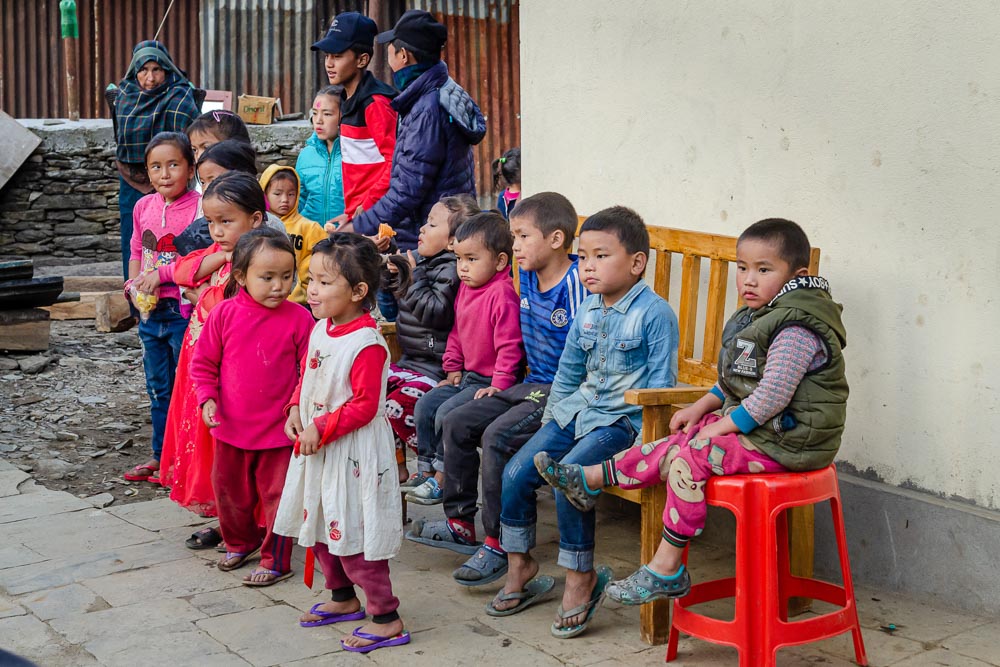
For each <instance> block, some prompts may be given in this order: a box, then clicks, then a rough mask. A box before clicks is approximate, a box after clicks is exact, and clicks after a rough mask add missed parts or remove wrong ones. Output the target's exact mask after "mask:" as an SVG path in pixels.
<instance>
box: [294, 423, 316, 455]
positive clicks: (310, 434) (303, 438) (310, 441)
mask: <svg viewBox="0 0 1000 667" xmlns="http://www.w3.org/2000/svg"><path fill="white" fill-rule="evenodd" d="M320 447H321V445H320V444H319V429H318V428H316V424H309V426H307V427H306V428H305V430H303V431H302V432H301V433H299V454H302V456H312V455H313V454H315V453H316V452H318V451H319V448H320Z"/></svg>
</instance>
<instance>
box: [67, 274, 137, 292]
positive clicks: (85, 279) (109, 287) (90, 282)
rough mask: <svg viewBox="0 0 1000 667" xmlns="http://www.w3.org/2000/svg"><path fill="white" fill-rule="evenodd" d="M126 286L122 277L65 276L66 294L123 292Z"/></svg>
mask: <svg viewBox="0 0 1000 667" xmlns="http://www.w3.org/2000/svg"><path fill="white" fill-rule="evenodd" d="M124 285H125V283H124V281H122V277H121V276H63V291H66V292H115V291H118V292H121V291H122V289H123V287H124Z"/></svg>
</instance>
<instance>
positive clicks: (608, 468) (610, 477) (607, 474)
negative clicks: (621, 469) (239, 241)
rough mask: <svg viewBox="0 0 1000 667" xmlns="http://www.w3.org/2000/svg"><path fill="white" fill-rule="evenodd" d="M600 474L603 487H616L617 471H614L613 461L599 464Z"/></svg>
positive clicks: (609, 460)
mask: <svg viewBox="0 0 1000 667" xmlns="http://www.w3.org/2000/svg"><path fill="white" fill-rule="evenodd" d="M601 473H602V474H603V475H604V486H618V471H617V470H615V460H614V459H608V460H607V461H604V462H602V463H601Z"/></svg>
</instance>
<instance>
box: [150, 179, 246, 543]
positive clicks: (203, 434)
mask: <svg viewBox="0 0 1000 667" xmlns="http://www.w3.org/2000/svg"><path fill="white" fill-rule="evenodd" d="M202 205H203V206H204V209H205V216H206V218H207V219H208V224H209V229H210V231H211V234H212V238H213V240H214V243H212V245H210V246H209V247H207V248H204V249H201V250H196V251H195V252H193V253H191V254H189V255H187V256H186V257H182V258H180V259H178V260H177V262H176V264H175V267H174V282H175V283H176V284H177V285H178V286H180V287H185V288H188V294H191V293H192V292H196V293H198V295H199V297H198V299H197V305H196V306H195V309H194V312H193V313H192V314H191V322H190V324H189V325H188V328H187V332H186V333H185V334H184V342H183V344H182V345H181V353H180V357H179V358H178V361H177V374H176V377H175V380H174V393H173V396H172V397H171V400H170V409H169V411H168V412H167V425H166V429H165V432H164V437H163V453H162V458H161V459H160V479H161V481H162V482H163V485H164V486H167V487H170V499H171V500H173V501H174V502H175V503H177V504H178V505H180V506H182V507H185V508H187V509H189V510H191V511H192V512H196V513H198V514H201V515H202V516H215V515H216V513H217V511H216V503H215V492H214V490H213V489H212V478H211V474H212V460H213V449H214V445H213V442H212V434H211V433H210V432H209V430H208V427H207V426H205V424H204V423H203V422H202V419H201V409H200V405H199V402H198V397H197V395H196V393H195V386H194V382H193V380H192V378H191V370H190V365H191V358H192V356H193V355H194V347H195V344H196V343H197V341H198V338H199V336H200V335H201V331H202V327H203V326H204V323H205V321H206V320H208V315H209V313H210V312H211V311H212V309H214V308H215V306H217V305H218V304H219V303H220V302H221V301H222V300H223V299H224V298H225V294H224V292H225V284H226V282H227V281H228V280H229V274H230V271H231V268H232V253H233V250H234V249H235V248H236V243H237V242H238V241H239V240H240V237H242V236H243V235H244V234H246V233H247V232H249V231H250V230H252V229H256V228H257V227H260V226H261V222H262V221H263V219H264V191H263V190H261V189H260V185H259V184H258V183H257V179H255V178H254V177H253V176H250V175H249V174H241V173H232V174H227V175H225V176H222V177H220V178H218V179H216V180H215V181H213V182H212V184H211V185H209V186H208V187H207V188H206V189H205V195H204V197H203V198H202ZM221 541H222V537H221V536H220V535H219V533H218V531H216V530H215V529H213V528H205V529H203V530H200V531H198V532H196V533H195V534H194V535H192V536H191V538H190V539H188V540H187V542H185V544H186V545H187V546H188V548H191V549H208V548H212V547H215V546H216V545H218V544H219V543H220V542H221Z"/></svg>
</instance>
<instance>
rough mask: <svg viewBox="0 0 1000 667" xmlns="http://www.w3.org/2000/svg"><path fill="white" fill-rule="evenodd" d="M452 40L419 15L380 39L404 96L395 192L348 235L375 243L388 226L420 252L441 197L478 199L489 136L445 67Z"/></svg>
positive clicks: (397, 103) (397, 102)
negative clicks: (481, 148)
mask: <svg viewBox="0 0 1000 667" xmlns="http://www.w3.org/2000/svg"><path fill="white" fill-rule="evenodd" d="M447 38H448V29H447V28H445V26H444V25H442V24H441V23H439V22H438V21H436V20H435V19H434V17H433V16H431V15H430V14H429V13H428V12H425V11H422V10H417V9H414V10H410V11H408V12H406V13H405V14H403V16H402V17H401V18H400V19H399V21H398V22H397V23H396V26H395V28H393V29H392V30H389V31H387V32H383V33H381V34H379V35H378V37H377V41H378V43H379V44H388V60H389V66H390V67H391V68H392V70H393V83H395V85H396V88H398V89H399V90H400V93H399V94H398V95H397V96H396V98H395V99H393V101H392V108H393V109H395V110H396V111H397V112H398V113H399V129H398V132H397V134H396V151H395V153H394V155H393V160H392V174H391V179H390V182H389V191H388V192H386V193H385V195H384V196H383V197H382V198H381V199H380V200H378V202H376V203H375V205H374V206H373V207H372V208H370V209H366V210H365V211H364V213H361V214H360V215H357V216H355V217H354V220H353V224H352V225H350V226H347V227H346V229H345V227H341V231H355V232H358V233H360V234H365V235H368V236H373V235H375V234H376V233H377V231H378V226H379V224H380V223H382V222H385V223H388V224H389V225H391V226H392V227H393V229H394V230H395V231H396V237H395V241H396V243H397V244H398V245H399V248H400V249H401V250H412V249H415V248H416V246H417V235H418V232H419V229H420V226H421V225H422V224H423V223H424V221H426V220H427V214H428V212H429V211H430V209H431V207H432V206H433V205H434V204H435V203H436V202H437V201H438V200H439V199H441V197H443V196H445V195H453V194H461V193H468V194H473V195H474V194H475V192H476V183H475V179H474V176H473V161H472V146H473V145H475V144H478V143H479V142H480V141H482V139H483V136H484V135H485V134H486V121H485V120H484V119H483V114H482V112H481V111H480V110H479V107H478V106H477V105H476V103H475V102H473V101H472V98H471V97H469V94H468V93H466V92H465V91H464V90H463V89H462V87H461V86H459V85H458V84H457V83H456V82H455V81H454V79H452V78H451V77H450V76H448V66H447V65H446V64H445V63H444V62H442V61H441V50H442V49H443V48H444V44H445V41H446V40H447ZM380 305H381V304H380Z"/></svg>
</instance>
